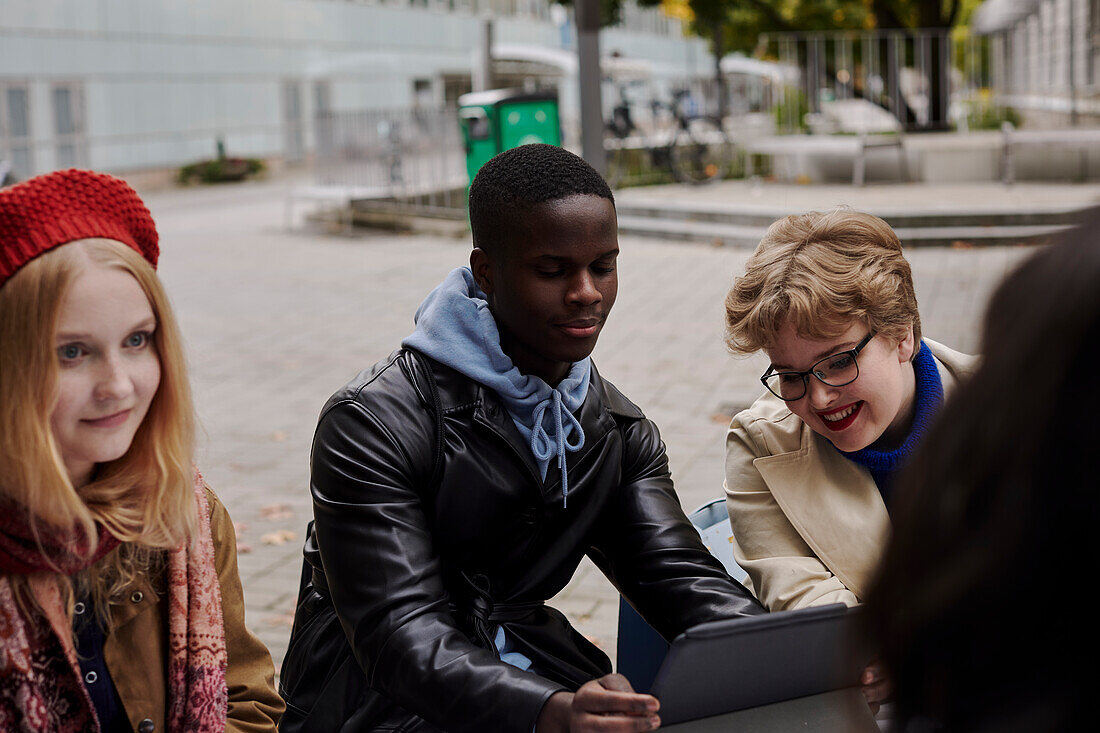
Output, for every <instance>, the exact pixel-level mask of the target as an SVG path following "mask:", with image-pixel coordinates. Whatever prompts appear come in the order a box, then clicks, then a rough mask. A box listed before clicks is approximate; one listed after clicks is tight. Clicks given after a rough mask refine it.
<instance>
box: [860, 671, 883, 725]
mask: <svg viewBox="0 0 1100 733" xmlns="http://www.w3.org/2000/svg"><path fill="white" fill-rule="evenodd" d="M859 683H860V685H862V689H863V696H864V697H865V698H867V705H868V706H869V707H870V708H871V714H872V715H878V709H879V706H880V705H882V703H884V702H886V700H887V699H888V698H889V697H890V680H888V679H887V678H886V672H885V670H883V668H882V665H880V664H879V663H878V661H873V662H871V663H870V664H868V665H867V667H866V668H865V669H864V670H863V673H862V674H861V675H860V676H859Z"/></svg>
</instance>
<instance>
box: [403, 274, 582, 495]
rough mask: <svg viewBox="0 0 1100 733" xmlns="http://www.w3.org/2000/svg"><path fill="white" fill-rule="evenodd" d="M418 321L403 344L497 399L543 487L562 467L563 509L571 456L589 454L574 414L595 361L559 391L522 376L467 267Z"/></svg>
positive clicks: (578, 367) (577, 367) (427, 302)
mask: <svg viewBox="0 0 1100 733" xmlns="http://www.w3.org/2000/svg"><path fill="white" fill-rule="evenodd" d="M414 320H415V323H416V329H415V330H414V331H413V333H412V334H411V335H409V336H408V337H407V338H406V339H405V340H404V341H402V342H401V345H402V346H403V347H405V348H411V349H416V350H417V351H419V352H421V353H423V354H426V355H427V356H430V357H431V358H433V359H435V360H436V361H438V362H440V363H441V364H444V365H446V366H448V367H450V368H451V369H454V370H455V371H457V372H459V373H460V374H463V375H465V376H467V377H469V378H470V379H472V380H474V381H475V382H477V383H478V384H481V385H482V386H484V387H487V388H488V389H491V390H493V391H494V392H496V393H497V394H498V395H499V396H500V399H501V401H502V402H503V403H504V408H505V409H506V410H507V411H508V415H509V417H511V418H512V422H513V423H515V425H516V428H518V429H519V431H520V434H521V435H523V437H524V440H525V441H526V442H527V444H528V446H529V447H530V449H531V453H532V455H533V456H534V457H535V461H536V463H537V464H538V467H539V471H540V473H541V475H542V478H543V480H545V479H546V472H547V469H548V468H549V466H550V462H551V461H552V460H553V461H555V462H556V463H557V466H558V470H559V471H560V472H561V487H562V503H563V506H568V501H569V479H568V472H567V468H566V460H565V457H566V454H567V453H573V452H576V451H578V450H580V449H581V448H582V447H584V430H583V428H582V427H581V424H580V422H579V421H578V420H577V418H576V417H574V415H573V413H574V412H576V411H577V410H578V409H579V408H580V406H581V405H582V404H583V403H584V399H585V396H586V395H587V394H588V385H589V383H590V381H591V376H592V361H591V359H590V358H587V357H586V358H584V359H582V360H581V361H578V362H575V363H574V364H573V365H572V366H571V367H570V369H569V373H568V374H567V375H566V376H565V378H564V379H562V380H561V382H560V383H559V384H558V385H557V386H556V387H551V386H550V385H549V384H547V383H546V382H545V381H543V380H542V379H540V378H539V377H535V376H532V375H529V374H523V373H522V372H520V370H519V369H518V368H517V367H516V366H515V364H513V363H512V359H511V358H510V357H509V356H508V355H507V354H505V353H504V351H503V350H502V349H501V347H500V331H499V329H498V328H497V322H496V319H495V318H494V317H493V314H492V313H491V312H490V310H489V303H488V300H487V298H486V296H485V293H483V292H482V291H481V289H480V288H479V287H478V286H477V283H476V282H475V281H474V274H473V272H472V271H471V270H470V268H468V267H460V268H458V269H455V270H452V271H451V272H450V274H448V275H447V277H446V278H445V279H444V280H443V282H442V283H440V284H439V285H438V286H437V287H436V288H435V289H434V290H432V292H431V293H429V294H428V297H427V298H425V299H424V302H423V303H421V304H420V307H419V308H418V309H417V311H416V315H415V317H414Z"/></svg>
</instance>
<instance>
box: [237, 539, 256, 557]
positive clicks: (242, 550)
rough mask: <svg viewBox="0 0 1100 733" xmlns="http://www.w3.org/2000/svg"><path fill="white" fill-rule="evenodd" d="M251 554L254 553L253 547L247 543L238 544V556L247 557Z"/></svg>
mask: <svg viewBox="0 0 1100 733" xmlns="http://www.w3.org/2000/svg"><path fill="white" fill-rule="evenodd" d="M250 552H252V545H250V544H248V543H247V542H238V543H237V554H238V555H247V554H248V553H250Z"/></svg>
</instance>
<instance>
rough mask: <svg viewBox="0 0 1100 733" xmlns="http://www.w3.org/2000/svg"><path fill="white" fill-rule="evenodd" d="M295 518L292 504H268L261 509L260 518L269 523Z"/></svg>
mask: <svg viewBox="0 0 1100 733" xmlns="http://www.w3.org/2000/svg"><path fill="white" fill-rule="evenodd" d="M293 516H294V510H293V509H291V508H290V504H268V505H267V506H265V507H260V517H261V518H263V519H266V520H267V521H269V522H277V521H279V520H280V519H290V518H291V517H293Z"/></svg>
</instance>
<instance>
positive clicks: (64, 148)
mask: <svg viewBox="0 0 1100 733" xmlns="http://www.w3.org/2000/svg"><path fill="white" fill-rule="evenodd" d="M486 19H490V20H491V27H492V30H491V39H492V44H491V46H492V48H494V49H496V51H498V52H500V53H502V54H503V56H498V55H497V54H496V53H494V57H495V62H494V63H495V66H494V68H495V69H497V70H498V74H499V76H500V79H501V81H502V82H503V83H508V84H513V83H523V84H527V85H543V86H545V85H553V86H556V87H557V88H558V90H559V97H560V104H561V108H562V119H563V122H564V123H565V126H566V128H567V129H566V132H567V137H568V136H569V126H570V125H574V124H575V121H576V119H577V117H578V116H579V115H578V112H577V104H578V103H577V91H576V89H577V87H576V79H575V63H574V64H573V65H572V67H571V66H570V64H569V63H568V57H569V55H570V54H573V55H574V57H575V50H574V48H575V32H574V31H573V21H572V11H571V10H566V9H564V8H562V7H561V6H556V5H551V4H550V3H548V2H547V1H546V0H389V1H387V2H382V1H381V0H374V1H371V0H188V1H187V2H180V0H4V2H3V3H0V160H6V161H8V162H9V163H10V165H11V166H12V167H13V169H14V170H15V171H16V173H17V174H18V175H19V176H21V177H26V176H28V175H32V174H35V173H38V172H42V171H47V170H52V169H56V168H63V167H68V166H82V167H91V168H96V169H99V170H106V171H115V172H128V171H139V170H146V169H158V168H170V167H173V166H178V165H181V164H183V163H187V162H190V161H193V160H196V159H202V158H210V157H213V155H214V154H215V151H216V146H217V143H218V142H219V141H220V142H221V143H222V144H223V147H224V149H225V150H226V151H227V153H228V154H230V155H240V156H257V157H264V158H269V159H276V160H284V161H287V162H294V161H298V160H303V159H305V158H307V157H308V156H309V155H310V153H311V151H312V149H313V146H314V145H315V130H314V121H315V120H316V119H318V117H319V116H321V115H323V114H325V113H327V112H346V111H356V110H383V109H410V108H416V107H432V108H438V107H440V106H442V105H444V104H447V103H453V101H454V100H455V99H456V98H457V96H458V95H459V94H461V93H464V92H466V91H469V90H470V87H471V83H472V82H471V78H472V71H473V68H474V67H475V65H476V64H477V52H476V49H477V48H479V47H483V46H484V41H485V37H486ZM601 46H602V49H603V51H604V52H605V53H608V54H610V53H612V52H614V54H615V56H616V58H618V59H620V61H619V63H620V64H624V61H622V60H623V59H632V60H636V61H637V63H636V64H635V65H634V67H633V68H637V67H638V66H639V65H640V66H641V67H642V68H644V69H645V70H646V73H648V74H649V75H651V76H652V77H653V78H654V79H655V81H656V83H657V87H658V88H660V87H661V86H662V85H663V86H665V87H667V86H668V85H671V84H674V83H680V82H681V80H689V79H694V78H699V77H703V76H705V75H706V74H707V73H709V72H708V68H709V64H710V63H711V62H710V61H709V60H708V51H707V47H706V44H705V43H704V42H703V41H701V40H699V39H697V38H691V37H688V36H686V35H685V33H684V28H683V27H682V26H681V24H680V22H679V21H676V20H674V19H671V18H668V17H666V16H665V15H664V14H663V13H661V12H660V11H659V10H640V9H638V8H635V7H628V8H627V11H626V13H625V19H624V23H623V24H622V25H621V26H619V27H614V28H609V29H606V30H604V31H603V32H602V33H601ZM555 58H565V59H566V61H565V62H560V61H559V62H556V61H554V59H555ZM605 96H607V95H605Z"/></svg>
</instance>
